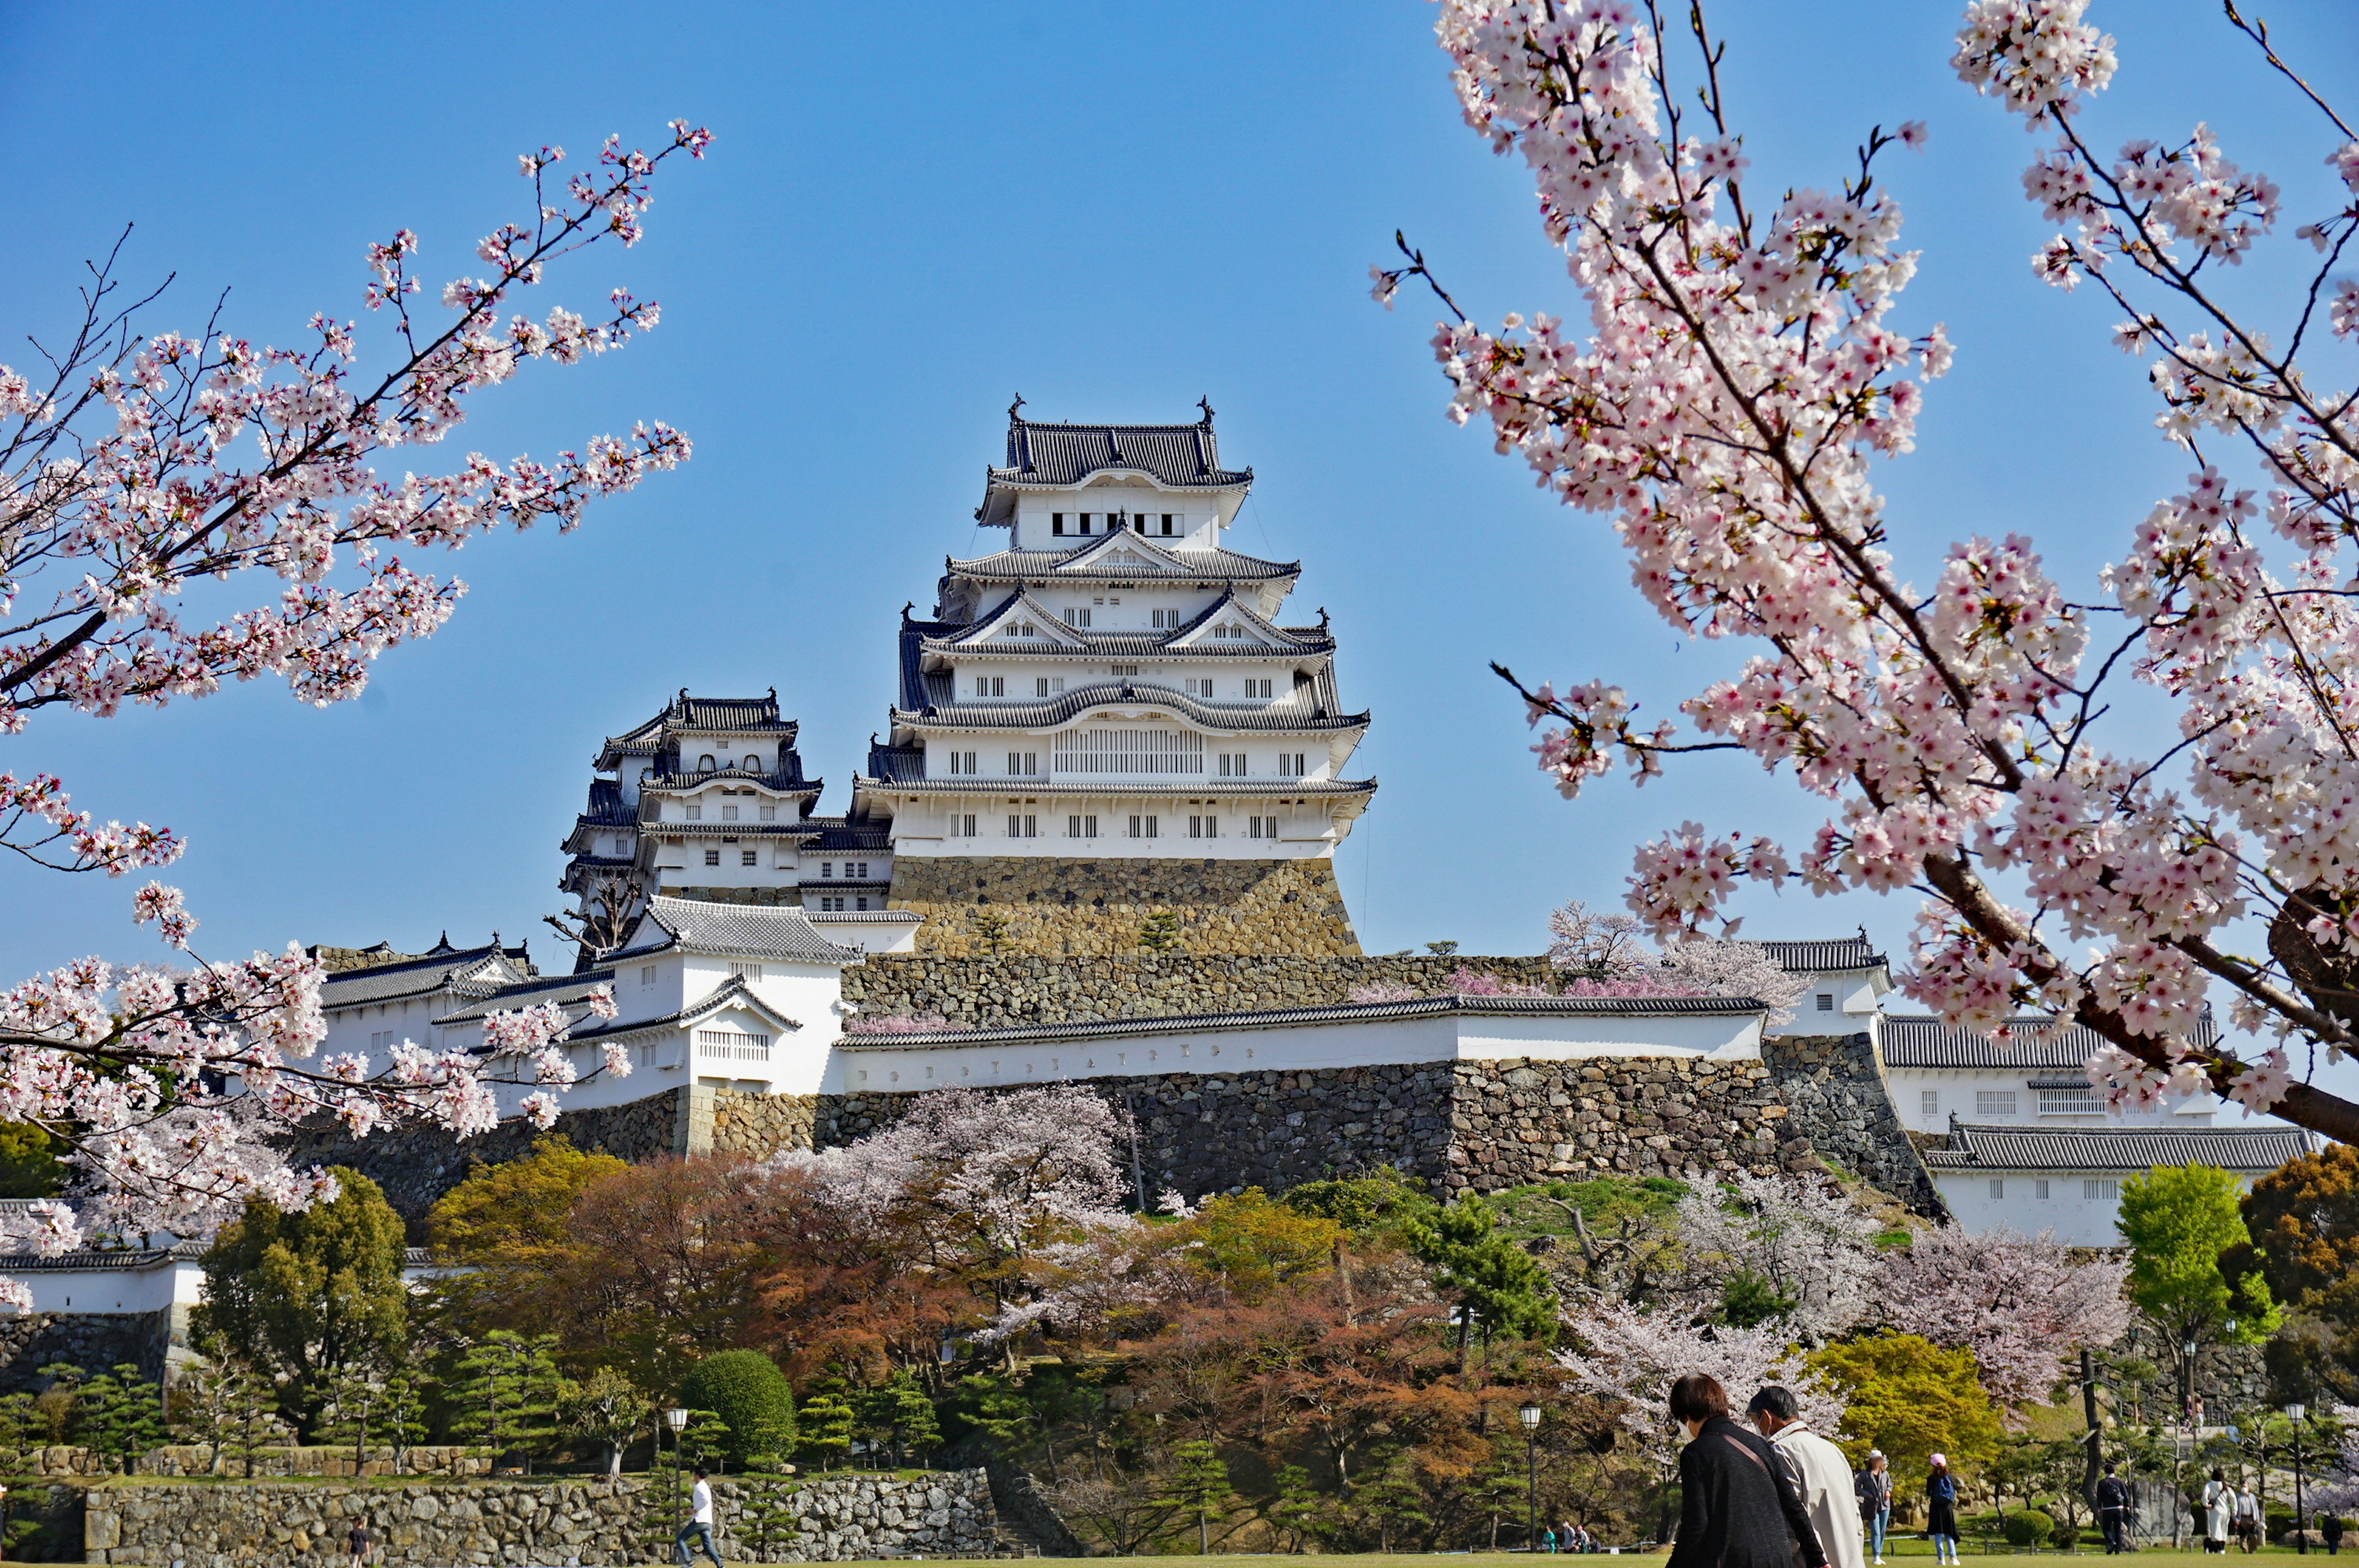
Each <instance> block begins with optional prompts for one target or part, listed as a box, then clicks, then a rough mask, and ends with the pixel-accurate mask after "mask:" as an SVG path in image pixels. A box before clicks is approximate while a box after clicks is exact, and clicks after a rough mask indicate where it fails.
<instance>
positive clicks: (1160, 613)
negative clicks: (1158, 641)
mask: <svg viewBox="0 0 2359 1568" xmlns="http://www.w3.org/2000/svg"><path fill="white" fill-rule="evenodd" d="M1178 613H1179V611H1173V610H1150V611H1147V624H1148V625H1150V626H1152V627H1154V628H1155V629H1156V630H1157V631H1158V632H1160V631H1164V630H1166V629H1168V628H1169V627H1171V626H1174V625H1177V624H1178V622H1175V621H1174V620H1173V619H1172V617H1173V616H1174V615H1176V614H1178Z"/></svg>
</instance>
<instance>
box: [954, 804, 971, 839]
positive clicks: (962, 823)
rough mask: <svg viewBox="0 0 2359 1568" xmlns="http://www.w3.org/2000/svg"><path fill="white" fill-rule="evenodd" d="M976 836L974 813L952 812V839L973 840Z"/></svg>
mask: <svg viewBox="0 0 2359 1568" xmlns="http://www.w3.org/2000/svg"><path fill="white" fill-rule="evenodd" d="M974 836H975V831H974V813H973V812H972V811H967V812H958V811H953V812H951V838H973V837H974Z"/></svg>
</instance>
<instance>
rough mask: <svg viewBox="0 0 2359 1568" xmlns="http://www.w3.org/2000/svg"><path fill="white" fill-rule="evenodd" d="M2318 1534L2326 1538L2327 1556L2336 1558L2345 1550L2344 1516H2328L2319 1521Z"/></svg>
mask: <svg viewBox="0 0 2359 1568" xmlns="http://www.w3.org/2000/svg"><path fill="white" fill-rule="evenodd" d="M2318 1533H2319V1534H2321V1535H2322V1536H2324V1537H2326V1554H2327V1555H2328V1556H2329V1557H2332V1556H2334V1555H2335V1554H2336V1553H2337V1552H2341V1551H2342V1550H2343V1516H2342V1515H2341V1514H2328V1515H2327V1516H2326V1517H2325V1518H2324V1519H2320V1520H2319V1521H2318Z"/></svg>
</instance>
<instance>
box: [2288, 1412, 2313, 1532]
mask: <svg viewBox="0 0 2359 1568" xmlns="http://www.w3.org/2000/svg"><path fill="white" fill-rule="evenodd" d="M2309 1413H2310V1410H2309V1407H2308V1406H2306V1405H2299V1404H2294V1405H2288V1406H2286V1420H2288V1421H2289V1422H2293V1549H2294V1550H2295V1551H2296V1552H2301V1553H2303V1554H2305V1555H2307V1554H2308V1553H2309V1552H2310V1534H2309V1527H2308V1526H2307V1525H2306V1524H2304V1523H2303V1522H2302V1517H2301V1515H2302V1509H2301V1418H2302V1417H2304V1416H2306V1415H2308V1414H2309Z"/></svg>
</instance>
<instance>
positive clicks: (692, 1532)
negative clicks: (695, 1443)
mask: <svg viewBox="0 0 2359 1568" xmlns="http://www.w3.org/2000/svg"><path fill="white" fill-rule="evenodd" d="M674 1495H675V1496H677V1495H678V1494H674ZM690 1536H696V1537H699V1538H701V1540H702V1541H703V1543H704V1554H705V1555H706V1556H707V1557H710V1558H712V1568H728V1564H726V1563H723V1562H722V1561H721V1553H720V1552H718V1551H717V1550H715V1549H714V1547H713V1544H712V1482H710V1481H708V1480H706V1479H705V1478H704V1466H703V1465H698V1466H697V1467H696V1489H695V1490H694V1491H692V1492H690V1494H689V1495H688V1522H687V1523H686V1524H684V1525H681V1526H680V1527H679V1535H677V1536H675V1537H673V1538H672V1548H673V1550H674V1552H677V1554H678V1555H679V1568H688V1565H689V1563H690V1562H692V1561H693V1560H694V1558H693V1554H692V1553H691V1552H690V1550H689V1544H688V1542H689V1538H690Z"/></svg>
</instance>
